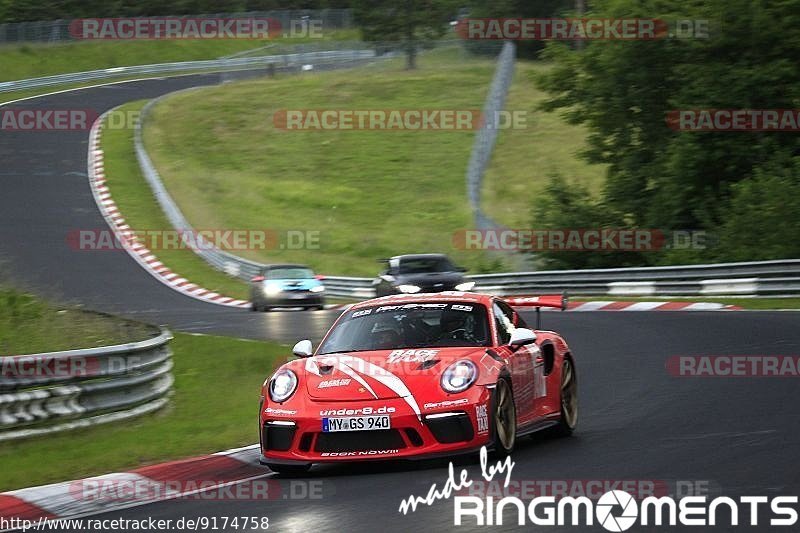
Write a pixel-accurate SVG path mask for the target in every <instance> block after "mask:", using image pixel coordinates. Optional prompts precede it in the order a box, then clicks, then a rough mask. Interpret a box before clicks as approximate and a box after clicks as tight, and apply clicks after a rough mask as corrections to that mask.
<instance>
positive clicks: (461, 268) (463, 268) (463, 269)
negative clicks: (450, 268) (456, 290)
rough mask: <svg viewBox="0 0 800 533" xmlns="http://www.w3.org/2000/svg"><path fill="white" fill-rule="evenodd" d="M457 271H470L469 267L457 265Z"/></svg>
mask: <svg viewBox="0 0 800 533" xmlns="http://www.w3.org/2000/svg"><path fill="white" fill-rule="evenodd" d="M456 272H469V269H468V268H466V267H456Z"/></svg>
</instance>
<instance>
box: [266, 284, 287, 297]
mask: <svg viewBox="0 0 800 533" xmlns="http://www.w3.org/2000/svg"><path fill="white" fill-rule="evenodd" d="M282 291H283V289H282V288H281V286H280V285H277V284H275V283H270V284H268V285H264V294H266V295H267V296H275V295H276V294H280V293H281V292H282Z"/></svg>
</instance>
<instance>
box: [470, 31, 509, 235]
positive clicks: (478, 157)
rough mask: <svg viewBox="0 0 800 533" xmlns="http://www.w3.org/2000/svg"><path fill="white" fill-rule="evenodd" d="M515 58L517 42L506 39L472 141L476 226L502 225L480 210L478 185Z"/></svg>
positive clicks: (472, 197) (491, 149)
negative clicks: (479, 124)
mask: <svg viewBox="0 0 800 533" xmlns="http://www.w3.org/2000/svg"><path fill="white" fill-rule="evenodd" d="M515 60H516V45H515V44H514V43H513V42H511V41H506V42H505V44H503V49H502V51H501V52H500V55H499V56H497V68H496V70H495V74H494V78H493V79H492V85H491V87H490V88H489V94H488V96H487V97H486V103H485V104H484V107H483V117H484V123H483V125H481V127H480V129H478V131H477V132H476V134H475V142H474V144H473V146H472V153H471V154H470V158H469V165H468V166H467V196H468V197H469V205H470V207H471V208H472V212H473V214H474V217H475V225H476V227H477V228H478V229H496V228H500V227H501V226H500V225H498V224H497V223H495V222H494V221H492V220H491V219H490V218H489V217H488V216H487V215H486V214H485V213H483V211H482V210H481V205H480V204H481V184H482V183H483V174H484V173H485V172H486V168H487V167H488V166H489V162H490V161H491V159H492V153H493V152H494V145H495V143H496V142H497V134H498V133H499V131H498V128H497V127H496V125H495V124H494V121H495V120H496V117H497V116H498V113H500V112H501V111H503V110H504V106H505V103H506V97H507V96H508V91H509V89H510V88H511V81H512V79H513V77H514V66H515Z"/></svg>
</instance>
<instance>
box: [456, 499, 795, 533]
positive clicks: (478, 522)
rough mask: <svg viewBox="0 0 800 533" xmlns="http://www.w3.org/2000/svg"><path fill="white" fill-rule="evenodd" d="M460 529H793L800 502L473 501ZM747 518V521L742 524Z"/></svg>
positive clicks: (461, 504) (465, 506)
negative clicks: (553, 527)
mask: <svg viewBox="0 0 800 533" xmlns="http://www.w3.org/2000/svg"><path fill="white" fill-rule="evenodd" d="M453 504H454V515H453V517H454V518H453V520H454V524H455V525H456V526H461V525H472V526H493V525H513V524H516V525H518V526H523V525H529V524H530V525H534V526H565V525H567V526H592V525H595V523H596V524H598V525H600V526H602V527H603V529H605V530H606V531H613V532H620V531H627V530H629V529H631V528H632V527H633V526H634V525H636V524H639V525H641V526H670V527H674V526H678V525H680V526H701V527H712V526H720V527H727V526H740V525H742V526H744V525H749V526H763V525H769V526H770V527H776V526H794V525H796V524H797V520H798V512H797V507H798V497H797V496H778V497H774V498H768V497H766V496H741V497H739V498H738V499H734V498H729V497H726V496H720V497H716V498H713V499H709V497H708V496H687V497H684V498H680V499H677V500H676V499H675V498H672V497H669V496H663V497H655V496H651V497H647V498H644V499H643V500H641V501H637V500H636V499H635V498H634V497H633V496H632V495H631V494H629V493H628V492H626V491H624V490H611V491H608V492H606V493H605V494H603V495H602V496H601V497H600V498H599V499H598V500H597V501H596V502H594V501H592V500H591V499H589V498H587V497H577V498H573V497H565V498H561V499H556V498H555V497H554V496H541V497H537V498H533V499H532V500H530V501H529V502H524V501H523V500H521V499H519V498H517V497H514V496H509V497H505V498H501V499H499V500H497V501H495V500H494V498H491V497H487V498H485V499H482V498H478V497H474V496H456V497H455V498H454V502H453ZM745 514H749V519H748V520H747V521H745V520H744V519H743V517H744V515H745Z"/></svg>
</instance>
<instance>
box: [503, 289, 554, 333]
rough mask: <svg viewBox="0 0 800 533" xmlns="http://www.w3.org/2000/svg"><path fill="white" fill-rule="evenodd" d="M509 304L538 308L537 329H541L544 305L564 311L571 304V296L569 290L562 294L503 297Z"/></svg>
mask: <svg viewBox="0 0 800 533" xmlns="http://www.w3.org/2000/svg"><path fill="white" fill-rule="evenodd" d="M503 301H505V302H506V303H507V304H508V305H510V306H512V307H534V308H536V329H541V326H542V316H541V310H542V307H552V308H554V309H560V310H562V311H566V310H567V306H568V305H569V297H568V296H567V291H564V292H562V293H561V294H543V295H541V296H519V297H511V298H503Z"/></svg>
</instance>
